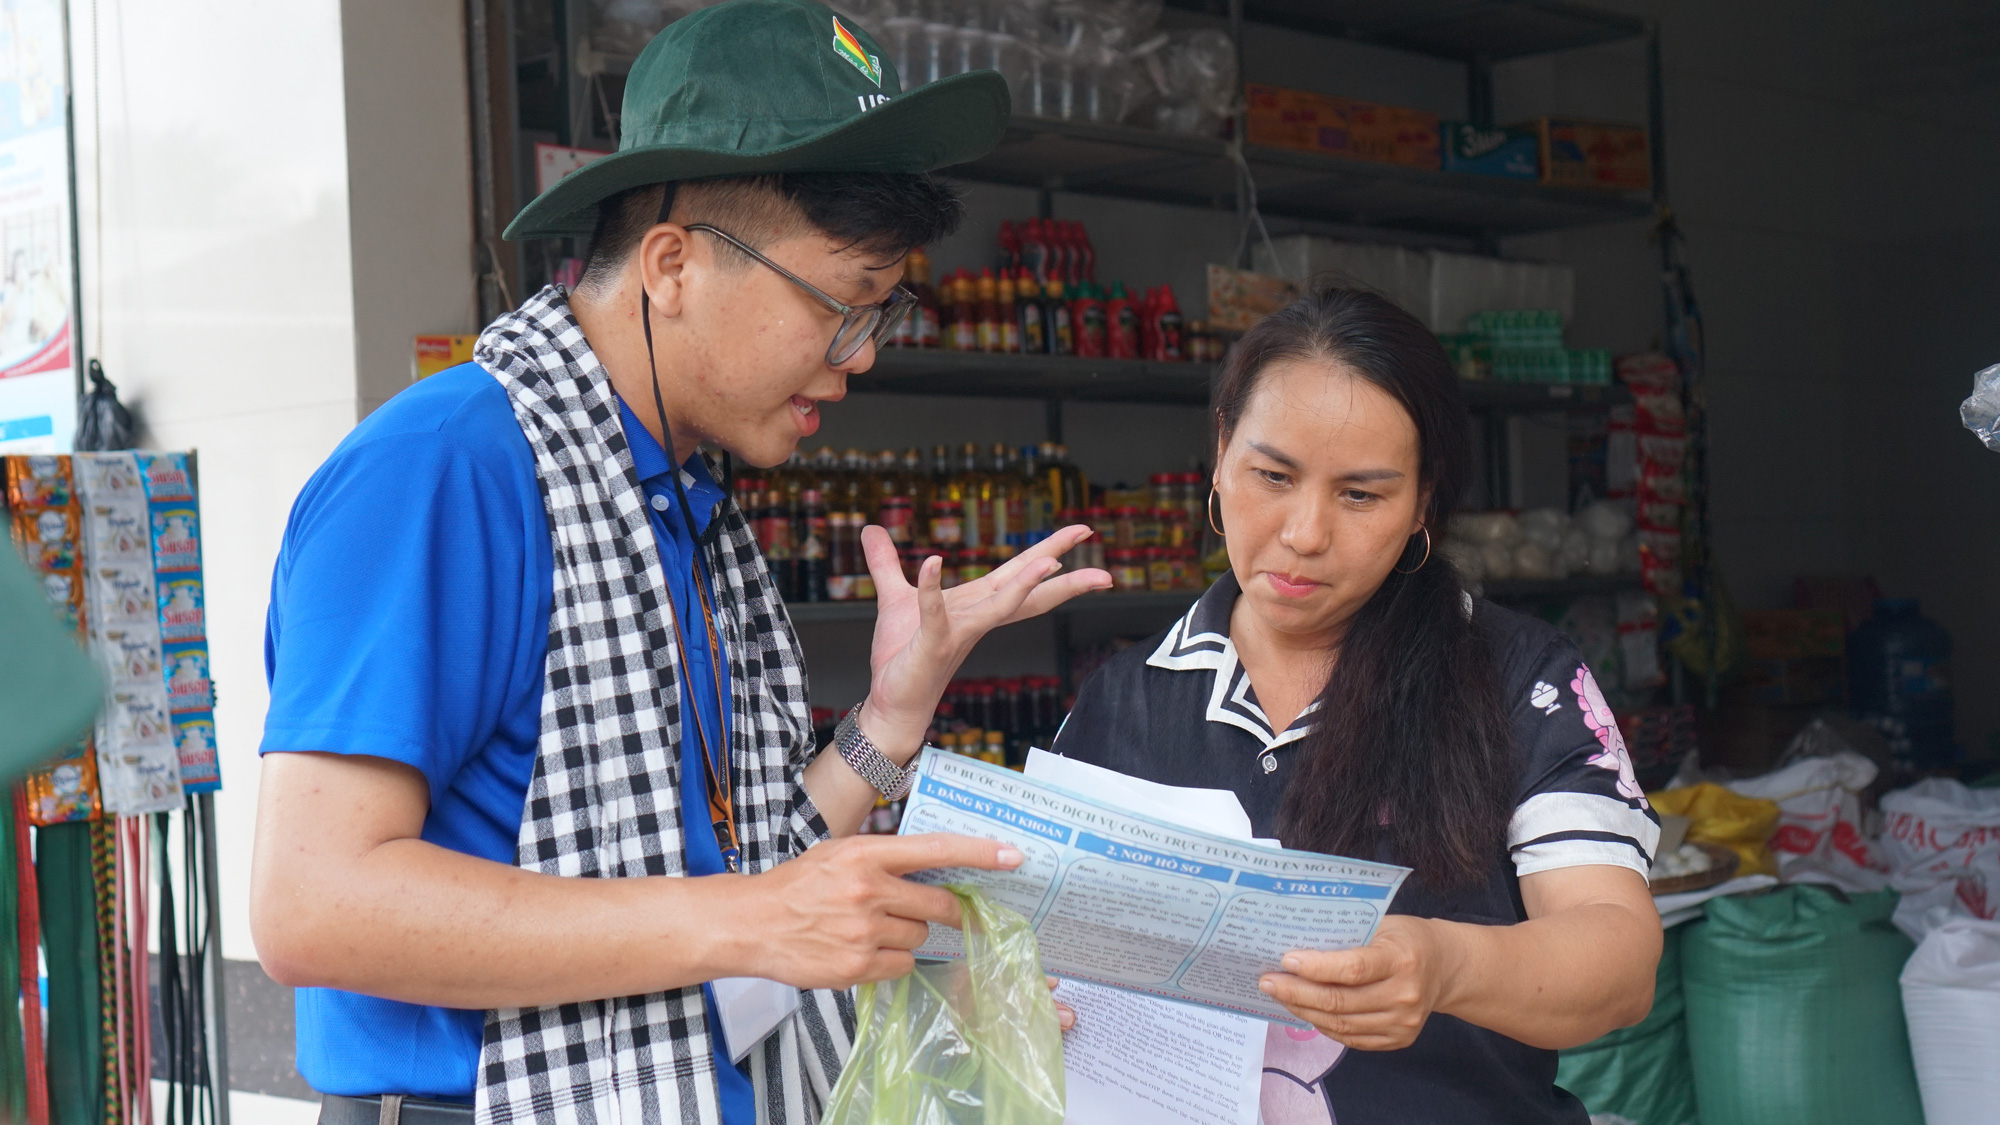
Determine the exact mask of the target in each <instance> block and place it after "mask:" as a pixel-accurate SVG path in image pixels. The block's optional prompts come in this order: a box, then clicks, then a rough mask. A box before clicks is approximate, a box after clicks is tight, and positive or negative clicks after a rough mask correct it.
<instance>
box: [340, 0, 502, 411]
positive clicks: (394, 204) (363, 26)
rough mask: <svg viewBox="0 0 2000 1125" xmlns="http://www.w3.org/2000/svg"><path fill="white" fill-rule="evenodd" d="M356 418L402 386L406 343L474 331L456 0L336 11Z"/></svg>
mask: <svg viewBox="0 0 2000 1125" xmlns="http://www.w3.org/2000/svg"><path fill="white" fill-rule="evenodd" d="M340 27H341V39H342V43H343V45H344V47H343V52H342V53H343V56H344V63H345V70H346V83H347V189H348V208H349V219H348V222H349V228H350V230H351V231H352V235H353V239H352V246H353V259H352V261H353V273H354V354H355V361H356V365H357V368H356V374H357V376H358V385H357V391H358V394H359V405H360V415H361V416H363V417H365V416H367V414H368V413H369V412H370V411H372V410H374V409H375V408H376V407H378V406H380V405H382V404H383V403H384V402H387V401H388V400H389V398H390V397H391V396H392V395H394V394H395V393H396V392H397V391H399V390H402V389H403V388H404V387H406V386H409V384H410V373H411V358H410V352H411V347H410V338H411V337H413V336H416V335H419V334H423V333H452V332H473V331H477V330H478V328H479V327H480V326H479V325H478V324H477V323H476V321H477V319H478V316H479V310H478V301H477V298H476V296H475V294H474V288H473V270H474V265H473V252H472V176H471V173H470V169H471V167H472V132H471V118H470V109H469V106H468V103H467V89H468V87H467V83H466V74H465V61H466V54H465V5H464V3H463V2H462V0H424V2H423V3H409V2H408V0H344V2H343V3H342V4H341V18H340Z"/></svg>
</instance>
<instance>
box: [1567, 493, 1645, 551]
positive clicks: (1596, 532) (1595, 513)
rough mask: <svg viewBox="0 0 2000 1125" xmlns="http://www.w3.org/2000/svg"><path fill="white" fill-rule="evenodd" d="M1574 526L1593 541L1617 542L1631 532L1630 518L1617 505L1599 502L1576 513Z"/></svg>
mask: <svg viewBox="0 0 2000 1125" xmlns="http://www.w3.org/2000/svg"><path fill="white" fill-rule="evenodd" d="M1576 525H1577V526H1578V527H1580V528H1582V529H1583V533H1584V534H1585V535H1588V536H1590V537H1591V539H1593V540H1609V541H1611V542H1617V541H1618V540H1620V539H1622V538H1624V537H1625V533H1626V532H1628V531H1631V530H1632V517H1631V515H1630V514H1628V513H1627V512H1626V511H1625V509H1624V508H1622V507H1619V506H1618V505H1617V504H1614V503H1612V502H1611V501H1609V500H1599V501H1597V502H1596V503H1594V504H1587V505H1585V506H1584V507H1583V508H1582V510H1580V511H1578V512H1577V513H1576Z"/></svg>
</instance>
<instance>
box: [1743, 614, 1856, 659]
mask: <svg viewBox="0 0 2000 1125" xmlns="http://www.w3.org/2000/svg"><path fill="white" fill-rule="evenodd" d="M1743 649H1744V652H1745V653H1746V654H1748V655H1749V657H1750V658H1751V659H1753V660H1799V659H1804V658H1806V657H1813V656H1831V657H1833V658H1834V659H1836V660H1838V659H1839V658H1840V657H1841V656H1843V655H1844V654H1845V653H1846V652H1847V627H1846V622H1845V621H1844V620H1843V619H1842V617H1841V614H1840V611H1839V610H1837V609H1746V610H1744V611H1743Z"/></svg>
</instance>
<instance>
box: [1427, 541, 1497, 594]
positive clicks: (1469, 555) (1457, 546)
mask: <svg viewBox="0 0 2000 1125" xmlns="http://www.w3.org/2000/svg"><path fill="white" fill-rule="evenodd" d="M1438 552H1439V553H1440V554H1442V555H1443V556H1444V557H1445V561H1447V562H1449V563H1451V565H1452V568H1453V569H1455V570H1457V571H1458V576H1459V578H1460V579H1462V580H1463V581H1464V582H1466V583H1467V584H1468V585H1472V586H1477V585H1479V584H1480V583H1481V582H1483V581H1484V580H1485V578H1486V569H1485V567H1484V566H1483V565H1482V561H1481V551H1480V547H1479V544H1477V543H1474V542H1472V541H1471V540H1469V539H1460V538H1459V537H1457V536H1456V535H1451V536H1447V537H1446V538H1445V540H1444V542H1442V543H1439V544H1438Z"/></svg>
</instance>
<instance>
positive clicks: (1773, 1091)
mask: <svg viewBox="0 0 2000 1125" xmlns="http://www.w3.org/2000/svg"><path fill="white" fill-rule="evenodd" d="M1895 909H1896V894H1895V892H1893V891H1881V892H1878V893H1875V894H1864V895H1854V896H1852V897H1849V896H1847V895H1844V894H1842V893H1841V892H1839V891H1836V890H1833V889H1831V888H1828V887H1819V886H1811V885H1804V884H1799V885H1793V886H1788V887H1784V888H1782V889H1780V890H1777V891H1774V892H1772V893H1770V894H1765V895H1750V896H1745V897H1741V898H1719V899H1714V900H1712V901H1711V902H1709V903H1708V916H1707V917H1706V918H1704V919H1702V920H1701V921H1697V922H1690V923H1688V925H1687V927H1686V929H1687V933H1686V934H1685V935H1683V937H1682V939H1681V983H1682V987H1683V989H1684V990H1685V992H1686V994H1687V1037H1688V1056H1689V1058H1690V1059H1691V1060H1692V1062H1693V1064H1694V1087H1695V1096H1696V1099H1697V1100H1698V1101H1699V1103H1700V1107H1701V1121H1702V1125H1769V1123H1771V1122H1774V1121H1801V1122H1805V1121H1809V1122H1812V1123H1813V1125H1923V1121H1924V1114H1923V1106H1922V1103H1921V1101H1920V1100H1919V1097H1918V1093H1917V1078H1916V1072H1915V1070H1914V1068H1913V1067H1912V1065H1911V1062H1910V1041H1909V1035H1908V1033H1907V1032H1906V1031H1905V1029H1904V1026H1903V997H1902V992H1901V989H1900V986H1899V985H1898V983H1897V977H1898V975H1899V974H1900V973H1901V972H1902V969H1903V962H1905V961H1907V960H1909V957H1910V952H1911V950H1912V949H1913V948H1914V947H1913V946H1912V945H1911V943H1910V939H1909V938H1907V937H1905V936H1904V935H1903V933H1902V931H1900V930H1898V929H1897V928H1896V927H1895V925H1894V924H1893V923H1892V922H1891V921H1890V920H1889V916H1890V915H1891V914H1892V913H1894V912H1895Z"/></svg>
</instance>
